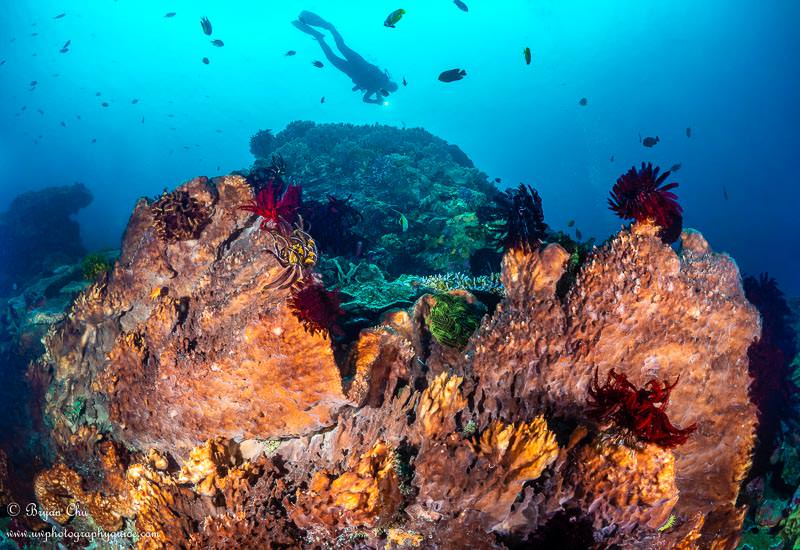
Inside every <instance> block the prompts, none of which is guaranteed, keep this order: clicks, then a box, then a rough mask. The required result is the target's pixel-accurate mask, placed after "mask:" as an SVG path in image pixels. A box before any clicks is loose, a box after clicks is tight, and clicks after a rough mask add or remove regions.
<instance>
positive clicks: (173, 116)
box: [167, 113, 175, 118]
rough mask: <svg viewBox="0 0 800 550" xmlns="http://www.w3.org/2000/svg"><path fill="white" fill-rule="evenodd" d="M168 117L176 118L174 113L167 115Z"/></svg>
mask: <svg viewBox="0 0 800 550" xmlns="http://www.w3.org/2000/svg"><path fill="white" fill-rule="evenodd" d="M167 116H168V117H169V118H175V115H173V114H172V113H167Z"/></svg>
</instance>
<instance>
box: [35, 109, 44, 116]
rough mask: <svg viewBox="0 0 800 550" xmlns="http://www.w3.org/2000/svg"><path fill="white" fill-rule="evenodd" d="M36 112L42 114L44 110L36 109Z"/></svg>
mask: <svg viewBox="0 0 800 550" xmlns="http://www.w3.org/2000/svg"><path fill="white" fill-rule="evenodd" d="M36 112H37V113H39V114H40V115H43V114H44V111H42V110H41V109H36Z"/></svg>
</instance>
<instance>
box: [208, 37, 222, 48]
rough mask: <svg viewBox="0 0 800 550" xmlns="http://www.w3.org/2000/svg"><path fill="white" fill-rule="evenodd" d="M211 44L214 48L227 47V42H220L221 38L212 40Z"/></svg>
mask: <svg viewBox="0 0 800 550" xmlns="http://www.w3.org/2000/svg"><path fill="white" fill-rule="evenodd" d="M211 43H212V44H213V45H214V46H216V47H217V48H221V47H222V46H224V45H225V42H223V41H222V40H220V39H219V38H215V39H214V40H212V41H211Z"/></svg>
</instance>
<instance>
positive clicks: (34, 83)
mask: <svg viewBox="0 0 800 550" xmlns="http://www.w3.org/2000/svg"><path fill="white" fill-rule="evenodd" d="M38 83H39V82H38V81H36V80H31V84H30V85H31V87H33V86H36V85H37V84H38Z"/></svg>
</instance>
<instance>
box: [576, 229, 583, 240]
mask: <svg viewBox="0 0 800 550" xmlns="http://www.w3.org/2000/svg"><path fill="white" fill-rule="evenodd" d="M575 238H576V239H578V240H579V241H580V240H582V239H583V233H581V230H580V229H576V230H575Z"/></svg>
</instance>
